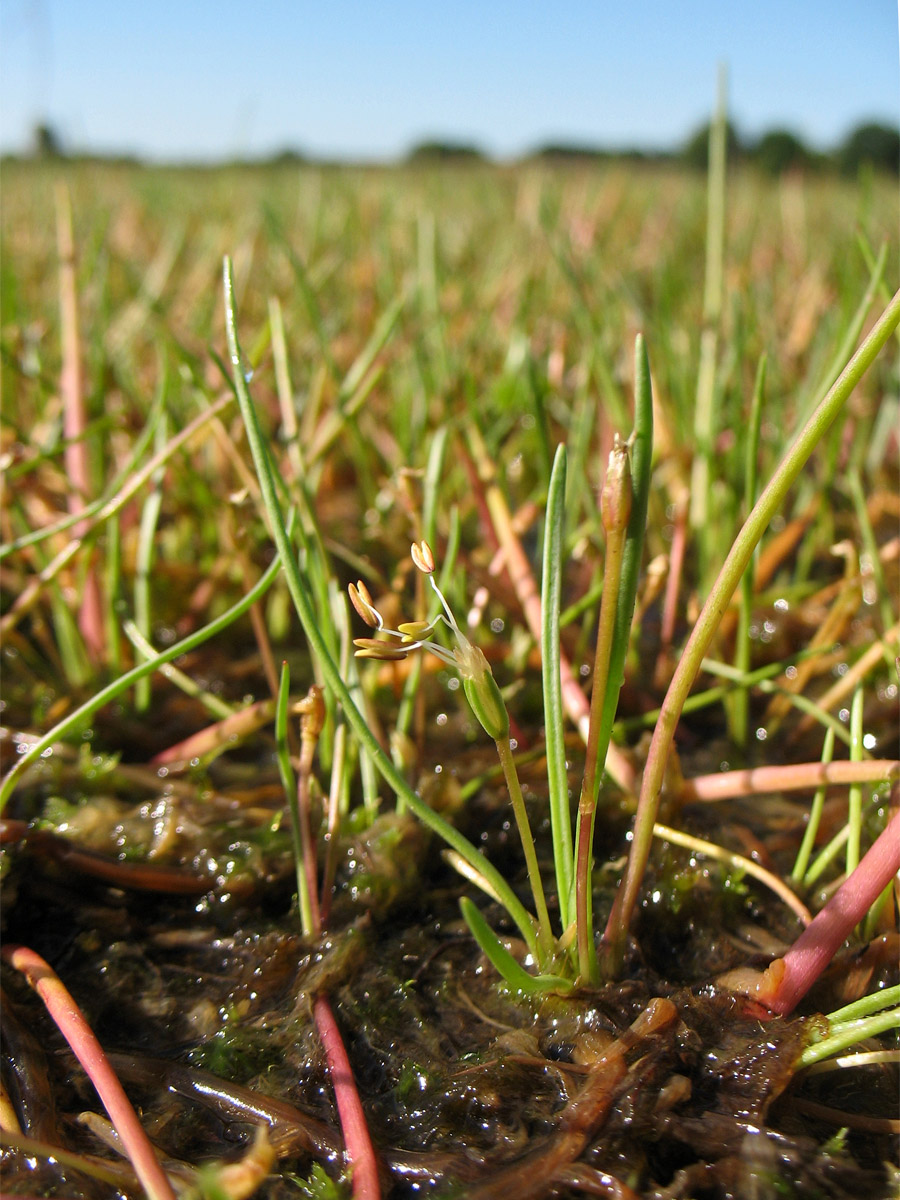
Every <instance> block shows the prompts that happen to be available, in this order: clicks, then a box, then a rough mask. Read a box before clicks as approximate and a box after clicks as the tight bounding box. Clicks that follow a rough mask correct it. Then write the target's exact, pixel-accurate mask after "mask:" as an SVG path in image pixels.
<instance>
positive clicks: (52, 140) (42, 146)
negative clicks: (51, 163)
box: [31, 122, 63, 158]
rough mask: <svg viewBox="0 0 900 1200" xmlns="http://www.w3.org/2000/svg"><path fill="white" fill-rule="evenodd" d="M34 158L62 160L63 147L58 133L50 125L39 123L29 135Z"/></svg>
mask: <svg viewBox="0 0 900 1200" xmlns="http://www.w3.org/2000/svg"><path fill="white" fill-rule="evenodd" d="M31 140H32V145H33V146H34V155H35V158H62V157H63V147H62V139H61V138H60V136H59V133H58V132H57V130H56V129H54V127H53V126H52V125H48V124H46V123H44V122H41V123H40V124H39V125H35V127H34V131H33V133H32V135H31Z"/></svg>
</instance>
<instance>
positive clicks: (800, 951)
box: [756, 810, 900, 1014]
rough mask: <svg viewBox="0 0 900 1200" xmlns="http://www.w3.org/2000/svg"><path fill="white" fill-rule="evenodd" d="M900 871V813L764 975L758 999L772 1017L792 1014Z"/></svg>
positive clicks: (889, 822)
mask: <svg viewBox="0 0 900 1200" xmlns="http://www.w3.org/2000/svg"><path fill="white" fill-rule="evenodd" d="M898 871H900V810H897V811H896V812H895V813H894V815H893V816H892V817H891V819H890V821H888V823H887V825H886V826H885V828H884V830H883V832H882V833H881V834H880V836H879V837H878V838H877V839H876V840H875V842H874V843H873V844H872V846H871V848H870V849H869V851H868V853H867V854H866V855H864V857H863V860H862V862H861V863H860V864H859V866H858V867H857V868H856V870H855V871H853V872H852V873H851V874H850V875H849V876H848V877H847V878H846V879H845V880H844V882H843V883H842V884H841V886H840V887H839V888H838V890H837V891H836V892H835V894H834V895H833V896H832V897H831V899H830V900H829V901H828V903H827V904H826V905H825V907H824V908H823V909H822V911H821V912H819V913H817V914H816V916H815V917H814V919H813V921H812V924H810V925H808V926H807V927H806V929H804V931H803V932H802V933H801V934H800V936H799V937H798V938H797V940H796V942H794V944H793V946H791V948H790V950H788V952H787V954H785V956H784V958H777V959H776V960H775V961H774V962H773V963H772V964H771V965H770V966H769V968H768V969H767V970H766V971H765V973H764V974H763V977H762V979H761V981H760V983H759V986H758V988H757V991H756V998H757V999H758V1000H761V1001H762V1003H763V1004H765V1005H766V1006H767V1007H768V1008H769V1009H771V1010H772V1012H776V1013H782V1014H784V1013H789V1012H791V1011H792V1009H793V1008H794V1007H795V1006H796V1005H797V1004H798V1003H799V1001H800V1000H802V998H803V997H804V996H805V995H806V993H807V992H808V991H809V989H810V988H811V987H812V985H813V984H814V983H815V982H816V980H817V979H818V978H819V976H820V975H821V974H822V972H823V971H824V970H825V968H826V967H827V966H828V964H829V963H830V962H831V960H832V959H833V958H834V955H835V954H836V953H837V951H838V949H839V948H840V946H841V944H842V943H843V941H844V939H845V938H846V937H848V936H849V934H850V932H851V931H852V930H853V928H854V926H856V925H857V924H859V922H860V921H861V920H862V919H863V918H864V917H865V915H866V913H867V912H868V911H869V909H870V908H871V907H872V905H873V904H874V903H875V901H876V900H877V899H878V897H879V896H880V895H881V893H882V892H883V891H884V889H885V888H886V887H887V885H888V884H889V883H890V881H891V879H893V877H894V876H895V875H896V874H897V872H898Z"/></svg>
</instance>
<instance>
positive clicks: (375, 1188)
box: [313, 996, 381, 1200]
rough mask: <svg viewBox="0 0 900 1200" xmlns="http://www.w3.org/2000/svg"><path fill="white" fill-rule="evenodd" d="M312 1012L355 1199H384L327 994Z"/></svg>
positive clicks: (344, 1049) (348, 1064)
mask: <svg viewBox="0 0 900 1200" xmlns="http://www.w3.org/2000/svg"><path fill="white" fill-rule="evenodd" d="M313 1015H314V1017H315V1021H316V1029H317V1030H318V1031H319V1037H320V1038H321V1039H322V1045H323V1046H324V1048H325V1057H326V1058H327V1060H328V1073H329V1074H330V1076H331V1082H332V1085H333V1087H334V1095H335V1099H336V1100H337V1106H338V1116H339V1117H340V1122H341V1132H342V1133H343V1135H344V1146H345V1148H346V1152H347V1163H348V1165H349V1167H350V1171H351V1185H352V1188H353V1196H354V1200H381V1185H380V1183H379V1181H378V1159H377V1158H376V1156H375V1148H374V1147H373V1145H372V1139H371V1137H370V1136H369V1127H368V1125H367V1124H366V1115H365V1113H364V1112H363V1106H362V1102H361V1101H360V1098H359V1092H358V1091H357V1090H356V1081H355V1080H354V1078H353V1072H352V1070H351V1069H350V1059H349V1058H348V1057H347V1050H346V1047H345V1046H344V1042H343V1039H342V1038H341V1031H340V1029H338V1024H337V1021H336V1020H335V1018H334V1013H333V1012H332V1011H331V1005H330V1004H329V1002H328V997H327V996H317V997H316V999H315V1001H314V1002H313Z"/></svg>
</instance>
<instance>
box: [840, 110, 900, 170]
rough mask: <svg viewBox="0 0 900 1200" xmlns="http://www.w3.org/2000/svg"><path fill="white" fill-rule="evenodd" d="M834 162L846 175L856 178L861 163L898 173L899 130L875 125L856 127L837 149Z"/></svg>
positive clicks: (899, 162)
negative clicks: (836, 162)
mask: <svg viewBox="0 0 900 1200" xmlns="http://www.w3.org/2000/svg"><path fill="white" fill-rule="evenodd" d="M837 161H838V166H839V167H840V169H841V170H842V171H843V172H844V174H845V175H856V174H857V172H858V171H859V168H860V167H861V166H863V165H864V164H865V165H867V166H870V167H874V168H875V170H877V171H889V172H890V173H891V174H892V175H897V174H900V130H898V129H897V128H896V127H892V126H889V125H878V124H875V123H874V122H873V123H871V124H868V125H859V126H858V127H857V128H856V129H854V130H853V131H852V133H850V135H849V136H848V137H847V139H846V141H844V143H843V144H842V145H841V146H840V147H839V149H838V152H837Z"/></svg>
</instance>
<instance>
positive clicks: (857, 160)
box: [31, 122, 900, 176]
mask: <svg viewBox="0 0 900 1200" xmlns="http://www.w3.org/2000/svg"><path fill="white" fill-rule="evenodd" d="M726 136H727V145H728V160H729V162H741V163H748V164H750V165H753V166H756V167H758V168H759V169H760V170H761V171H764V172H766V173H767V174H769V175H781V174H782V173H784V172H785V171H834V170H837V171H840V172H841V173H842V174H844V175H849V176H855V175H857V174H858V172H859V171H860V169H862V168H868V169H872V170H876V171H884V172H887V173H889V174H892V175H900V129H898V128H897V127H896V126H889V125H880V124H878V123H876V122H867V123H865V124H862V125H858V126H857V127H856V128H855V129H853V130H851V132H850V133H849V134H848V135H847V137H846V138H845V139H844V140H843V141H842V142H841V144H840V145H839V146H837V147H836V148H835V149H834V150H832V151H830V152H828V153H822V152H821V151H818V150H813V149H811V148H810V147H809V146H807V145H806V144H805V143H804V142H803V141H802V139H801V138H800V137H798V136H797V134H795V133H793V132H792V131H791V130H789V129H770V130H769V131H768V132H767V133H764V134H763V135H762V136H761V137H759V138H757V139H755V140H754V139H748V138H744V137H741V135H740V134H739V132H738V131H737V129H735V127H734V125H733V124H731V122H728V125H727V135H726ZM708 154H709V124H706V125H704V126H702V127H701V128H700V129H698V130H697V131H696V133H694V134H692V135H691V136H690V137H689V138H688V140H687V141H686V142H685V143H684V145H683V146H681V147H680V148H677V149H674V150H658V151H654V150H645V149H638V148H633V149H617V150H610V149H604V148H602V147H599V146H591V145H584V144H579V143H569V142H557V143H548V144H546V145H544V146H540V147H538V148H537V149H535V150H534V151H532V152H531V153H530V154H528V155H526V156H525V159H526V160H531V161H534V160H538V161H545V162H560V163H564V162H565V163H575V162H584V163H596V162H605V161H616V162H681V163H683V164H685V165H686V166H689V167H693V168H696V169H698V170H703V169H705V168H706V163H707V156H708ZM31 157H33V158H39V159H45V160H46V159H55V158H78V159H102V160H103V161H105V162H116V163H136V162H138V161H139V160H138V158H137V157H136V156H133V155H117V156H113V155H91V154H70V153H68V152H67V151H66V148H65V145H64V143H63V141H62V139H61V138H60V136H59V133H58V131H57V130H56V129H55V128H54V127H53V126H52V125H49V124H40V125H38V126H36V127H35V129H34V132H33V138H32V154H31ZM255 161H257V162H263V163H267V164H271V165H275V166H278V165H281V166H288V165H300V164H302V163H305V162H313V161H315V159H312V158H308V157H307V156H306V155H304V154H303V153H302V152H301V151H299V150H296V149H293V148H290V147H288V148H285V149H283V150H280V151H278V152H277V153H275V154H272V155H270V156H268V157H267V158H265V159H258V160H255ZM405 161H406V162H408V163H411V164H432V163H458V164H464V163H473V164H475V163H485V162H489V161H490V157H489V155H487V154H486V153H484V151H482V150H481V149H480V148H479V147H478V146H476V145H473V144H472V143H470V142H457V141H452V140H442V139H439V138H431V139H429V140H427V141H422V142H419V143H417V144H416V145H415V146H413V147H412V149H411V150H410V151H409V153H408V154H407V155H406V158H405ZM233 165H234V164H233Z"/></svg>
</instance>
